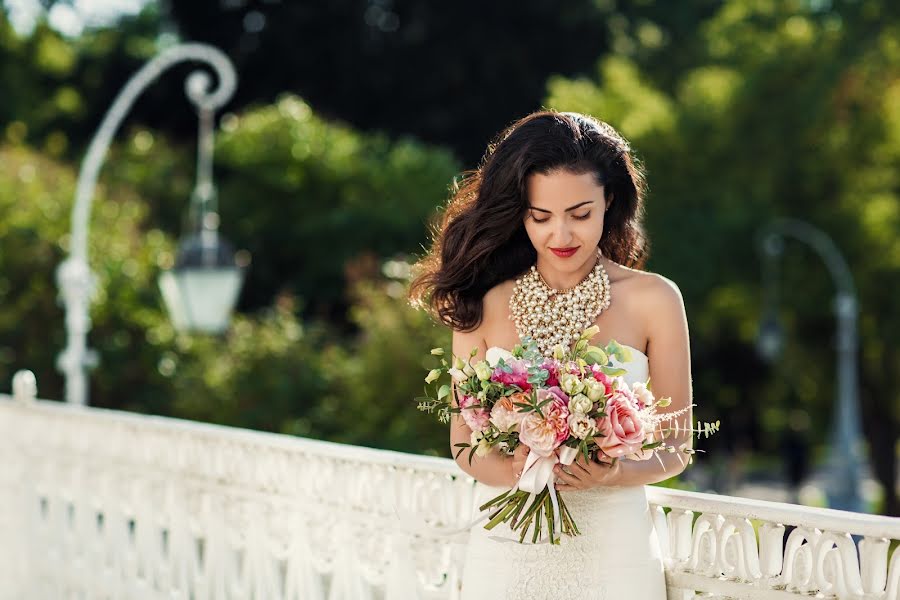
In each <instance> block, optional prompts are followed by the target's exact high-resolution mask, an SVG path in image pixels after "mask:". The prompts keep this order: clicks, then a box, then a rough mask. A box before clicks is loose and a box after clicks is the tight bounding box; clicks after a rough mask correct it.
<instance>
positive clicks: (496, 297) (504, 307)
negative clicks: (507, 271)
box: [482, 279, 516, 320]
mask: <svg viewBox="0 0 900 600" xmlns="http://www.w3.org/2000/svg"><path fill="white" fill-rule="evenodd" d="M515 287H516V281H515V279H507V280H506V281H502V282H500V283H498V284H497V285H495V286H494V287H492V288H491V289H489V290H488V291H487V293H486V294H485V295H484V300H483V301H482V305H483V307H484V317H485V320H487V319H488V318H489V317H491V318H494V317H496V316H498V315H504V314H506V311H508V310H509V299H510V298H511V297H512V293H513V288H515Z"/></svg>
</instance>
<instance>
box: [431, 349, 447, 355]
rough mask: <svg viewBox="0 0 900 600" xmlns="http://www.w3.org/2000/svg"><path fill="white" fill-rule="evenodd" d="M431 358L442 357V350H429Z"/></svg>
mask: <svg viewBox="0 0 900 600" xmlns="http://www.w3.org/2000/svg"><path fill="white" fill-rule="evenodd" d="M431 354H432V356H443V355H444V349H443V348H432V349H431Z"/></svg>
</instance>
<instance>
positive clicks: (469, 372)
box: [463, 363, 475, 377]
mask: <svg viewBox="0 0 900 600" xmlns="http://www.w3.org/2000/svg"><path fill="white" fill-rule="evenodd" d="M463 373H465V374H466V377H472V376H473V375H474V374H475V369H473V368H472V365H470V364H469V363H466V366H464V367H463Z"/></svg>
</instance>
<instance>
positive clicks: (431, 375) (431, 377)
mask: <svg viewBox="0 0 900 600" xmlns="http://www.w3.org/2000/svg"><path fill="white" fill-rule="evenodd" d="M440 376H441V370H440V369H432V370H430V371H428V375H426V376H425V383H432V382H433V381H437V379H438V377H440Z"/></svg>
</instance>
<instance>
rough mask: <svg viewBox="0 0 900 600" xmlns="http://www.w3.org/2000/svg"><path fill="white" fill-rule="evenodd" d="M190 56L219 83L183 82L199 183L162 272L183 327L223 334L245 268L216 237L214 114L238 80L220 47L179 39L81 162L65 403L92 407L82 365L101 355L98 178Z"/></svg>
mask: <svg viewBox="0 0 900 600" xmlns="http://www.w3.org/2000/svg"><path fill="white" fill-rule="evenodd" d="M187 61H191V62H202V63H206V64H207V65H208V66H209V67H211V68H212V69H213V70H214V71H215V73H216V76H217V78H218V86H217V87H216V88H215V90H213V91H211V92H210V85H211V80H210V77H209V75H208V74H207V73H204V72H201V71H197V72H194V73H191V75H190V76H189V77H188V78H187V81H186V83H185V91H186V93H187V96H188V99H189V100H190V101H191V102H192V103H193V104H194V105H195V106H196V108H197V111H198V114H199V117H200V134H199V137H200V143H199V146H198V151H197V185H196V187H195V189H194V193H193V195H192V198H191V212H190V219H189V224H190V226H191V231H190V232H189V233H188V234H187V235H186V237H185V238H184V239H183V240H182V241H181V242H180V243H179V250H178V256H177V258H176V263H175V268H174V270H173V271H170V272H165V273H163V274H162V276H161V277H160V282H159V283H160V288H161V291H162V294H163V298H164V301H165V302H166V305H167V307H168V310H169V313H170V317H171V318H172V321H173V324H174V326H175V327H176V328H178V329H179V330H188V329H191V330H198V331H206V332H216V331H222V330H223V329H224V328H225V327H226V326H227V323H228V316H229V314H230V313H231V310H232V309H233V307H234V303H235V301H236V300H237V295H238V292H239V291H240V287H241V282H242V280H243V274H242V271H243V267H244V266H246V265H245V264H237V262H236V261H235V259H234V252H233V251H232V249H231V246H230V245H229V244H228V243H227V242H226V241H225V240H223V239H222V238H221V237H220V236H219V233H218V225H219V217H218V213H217V212H216V199H215V188H214V186H213V183H212V144H213V137H212V136H213V134H212V130H213V115H214V114H215V110H216V109H217V108H219V107H221V106H222V105H224V104H225V102H227V101H228V99H229V98H231V95H232V94H233V93H234V88H235V85H236V82H237V77H236V75H235V71H234V66H233V65H232V64H231V61H229V60H228V57H226V56H225V55H224V54H223V53H222V52H221V51H219V50H218V49H216V48H213V47H212V46H208V45H205V44H179V45H177V46H173V47H171V48H168V49H166V50H164V51H163V52H161V53H160V54H159V55H157V56H156V57H155V58H153V59H152V60H150V62H148V63H147V64H146V65H144V66H143V67H142V68H141V69H140V70H139V71H138V72H137V73H136V74H135V75H134V76H133V77H132V78H131V79H130V80H129V81H128V83H127V84H126V85H125V87H124V88H123V89H122V91H121V92H119V95H118V96H116V99H115V101H114V102H113V104H112V107H110V109H109V111H107V113H106V115H105V116H104V118H103V122H102V123H101V124H100V128H99V129H98V130H97V133H96V134H95V135H94V138H93V139H92V140H91V144H90V146H89V147H88V151H87V154H86V156H85V158H84V161H83V162H82V163H81V169H80V171H79V173H78V184H77V188H76V193H75V206H74V207H73V209H72V237H71V239H72V244H71V247H70V251H69V256H68V258H66V260H65V261H63V263H62V264H61V265H60V266H59V268H58V269H57V273H56V277H57V282H58V285H59V287H60V289H61V292H62V296H63V302H64V304H65V313H66V347H65V349H64V350H63V351H62V353H60V355H59V358H58V359H57V366H58V368H59V369H60V370H61V371H62V372H63V374H64V375H65V380H66V392H65V396H66V401H67V402H70V403H73V404H79V405H84V404H87V401H88V386H87V376H86V374H85V370H86V369H87V368H88V367H92V366H95V365H96V364H97V355H96V352H94V351H93V350H90V349H88V348H87V344H86V339H87V332H88V331H89V330H90V326H91V322H90V317H89V315H88V308H89V305H90V301H91V298H92V296H93V294H94V291H95V287H96V278H95V277H94V275H93V274H92V273H91V271H90V268H89V267H88V261H87V237H88V231H89V225H90V219H89V217H90V209H91V203H92V201H93V196H94V188H95V187H96V183H97V175H98V173H99V171H100V167H101V165H102V163H103V159H104V157H105V156H106V152H107V150H108V149H109V145H110V143H111V142H112V138H113V136H114V135H115V133H116V130H117V129H118V128H119V125H120V124H121V123H122V120H123V119H124V118H125V115H126V114H127V113H128V110H129V109H130V108H131V106H132V105H133V104H134V101H135V100H136V99H137V98H138V96H139V95H140V94H141V93H142V92H143V90H144V89H145V88H146V87H147V86H148V85H149V84H151V83H152V82H153V81H155V80H156V79H157V78H158V77H159V76H160V75H161V74H162V73H163V72H164V71H166V70H167V69H168V68H170V67H171V66H173V65H175V64H178V63H181V62H187ZM244 262H245V263H246V261H244Z"/></svg>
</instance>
